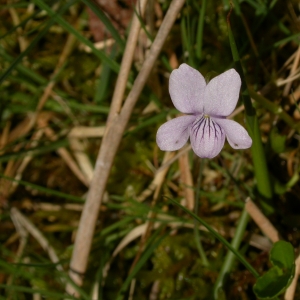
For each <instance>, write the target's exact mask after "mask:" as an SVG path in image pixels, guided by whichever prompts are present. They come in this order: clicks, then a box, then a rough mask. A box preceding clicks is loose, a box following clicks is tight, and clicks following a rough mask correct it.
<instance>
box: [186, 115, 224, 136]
mask: <svg viewBox="0 0 300 300" xmlns="http://www.w3.org/2000/svg"><path fill="white" fill-rule="evenodd" d="M191 133H192V134H193V135H194V136H195V138H197V139H199V140H203V139H204V138H205V137H206V139H218V138H219V137H220V136H221V135H222V134H224V132H223V129H222V128H221V126H220V125H218V124H217V123H215V122H214V121H213V120H212V119H211V118H210V116H209V115H206V114H203V115H201V116H199V117H198V118H197V119H196V120H195V121H194V123H193V124H192V127H191Z"/></svg>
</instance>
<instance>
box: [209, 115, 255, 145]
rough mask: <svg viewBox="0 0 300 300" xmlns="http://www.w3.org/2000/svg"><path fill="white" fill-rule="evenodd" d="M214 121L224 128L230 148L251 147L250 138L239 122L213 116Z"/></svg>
mask: <svg viewBox="0 0 300 300" xmlns="http://www.w3.org/2000/svg"><path fill="white" fill-rule="evenodd" d="M214 121H215V122H216V123H217V124H219V125H220V126H221V127H222V128H223V129H224V132H225V134H226V137H227V140H228V143H229V144H230V146H231V147H232V148H234V149H247V148H250V147H251V145H252V139H251V137H250V136H249V134H248V132H247V131H246V129H245V128H244V127H243V126H241V125H240V124H239V123H237V122H235V121H232V120H228V119H219V118H215V119H214Z"/></svg>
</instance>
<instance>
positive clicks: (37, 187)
mask: <svg viewBox="0 0 300 300" xmlns="http://www.w3.org/2000/svg"><path fill="white" fill-rule="evenodd" d="M0 177H1V178H4V179H6V180H9V181H13V182H17V183H18V184H21V185H24V186H28V187H31V188H32V189H34V190H38V191H40V192H42V193H45V194H48V195H53V196H56V197H60V198H62V199H67V200H71V201H75V202H80V203H83V202H84V199H82V198H80V197H76V196H72V195H69V194H65V193H62V192H58V191H55V190H52V189H48V188H45V187H42V186H40V185H37V184H33V183H31V182H28V181H24V180H16V179H14V178H11V177H7V176H5V175H3V174H1V173H0Z"/></svg>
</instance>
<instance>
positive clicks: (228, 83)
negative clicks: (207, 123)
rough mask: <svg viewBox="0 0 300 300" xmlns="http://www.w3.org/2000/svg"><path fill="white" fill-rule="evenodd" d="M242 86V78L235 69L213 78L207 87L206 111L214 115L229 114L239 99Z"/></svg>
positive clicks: (223, 115)
mask: <svg viewBox="0 0 300 300" xmlns="http://www.w3.org/2000/svg"><path fill="white" fill-rule="evenodd" d="M240 88H241V78H240V75H239V74H238V73H237V72H236V71H235V70H234V69H230V70H228V71H226V72H225V73H223V74H221V75H219V76H217V77H215V78H213V79H212V80H211V81H210V82H209V83H208V84H207V87H206V89H205V94H204V113H205V114H208V115H210V116H212V117H219V116H222V117H227V116H229V115H230V114H231V113H232V112H233V110H234V108H235V106H236V104H237V101H238V99H239V93H240Z"/></svg>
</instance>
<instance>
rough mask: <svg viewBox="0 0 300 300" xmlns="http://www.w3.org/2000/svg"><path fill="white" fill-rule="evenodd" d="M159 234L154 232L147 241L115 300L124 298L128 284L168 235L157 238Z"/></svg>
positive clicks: (158, 231)
mask: <svg viewBox="0 0 300 300" xmlns="http://www.w3.org/2000/svg"><path fill="white" fill-rule="evenodd" d="M159 233H160V230H157V231H156V234H154V235H153V236H152V238H151V239H150V240H149V243H148V244H149V245H150V246H149V247H148V248H147V249H146V250H145V251H144V253H143V255H142V256H141V258H140V260H139V261H138V262H137V264H136V265H135V267H134V269H133V270H132V272H131V273H130V274H129V275H128V276H127V278H126V280H125V282H124V283H123V285H122V287H121V289H120V291H119V293H118V296H117V298H116V299H117V300H122V299H123V298H124V294H125V292H126V291H127V289H128V287H129V285H130V282H131V281H132V279H133V278H134V277H135V275H136V274H137V272H138V271H139V270H140V269H141V268H142V267H143V265H144V264H145V263H146V262H147V261H148V259H149V258H150V256H151V255H152V253H153V251H154V250H155V249H156V248H157V247H158V246H159V244H160V243H161V241H162V240H163V239H164V238H165V237H166V236H167V235H168V234H167V233H166V234H164V235H162V236H160V237H158V238H157V236H158V234H159Z"/></svg>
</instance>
